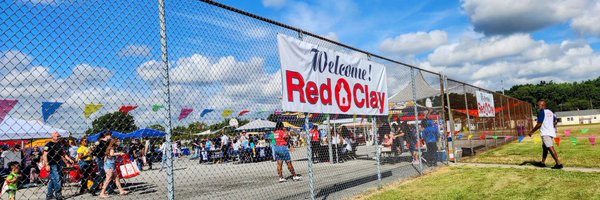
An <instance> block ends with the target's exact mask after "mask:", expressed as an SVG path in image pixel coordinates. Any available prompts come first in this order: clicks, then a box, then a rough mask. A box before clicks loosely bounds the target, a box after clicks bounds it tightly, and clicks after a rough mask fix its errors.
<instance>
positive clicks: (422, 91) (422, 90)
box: [388, 73, 442, 102]
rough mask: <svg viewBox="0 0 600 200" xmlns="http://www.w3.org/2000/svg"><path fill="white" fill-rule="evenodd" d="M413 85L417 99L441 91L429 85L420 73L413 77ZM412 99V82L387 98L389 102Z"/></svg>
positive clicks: (439, 93)
mask: <svg viewBox="0 0 600 200" xmlns="http://www.w3.org/2000/svg"><path fill="white" fill-rule="evenodd" d="M415 87H416V88H417V94H416V95H415V96H416V97H417V99H425V98H428V97H435V96H441V95H442V91H441V90H439V89H435V88H433V87H431V85H429V83H427V81H426V80H425V78H424V77H423V74H421V73H419V75H417V76H416V77H415ZM413 100H414V99H413V88H412V84H408V85H406V87H404V89H402V90H400V92H397V93H396V94H394V95H392V96H391V97H390V98H389V99H388V101H389V102H407V101H413Z"/></svg>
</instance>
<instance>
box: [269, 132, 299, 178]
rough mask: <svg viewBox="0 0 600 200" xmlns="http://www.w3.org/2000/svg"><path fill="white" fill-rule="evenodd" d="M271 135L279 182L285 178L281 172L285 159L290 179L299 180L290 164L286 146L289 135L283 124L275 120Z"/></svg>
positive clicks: (290, 159) (290, 160)
mask: <svg viewBox="0 0 600 200" xmlns="http://www.w3.org/2000/svg"><path fill="white" fill-rule="evenodd" d="M273 137H274V138H275V146H274V147H273V151H274V152H275V160H277V174H278V175H279V182H285V181H286V179H285V178H283V172H282V168H283V161H285V164H286V165H287V167H288V170H290V173H291V174H292V180H294V181H298V180H301V179H302V178H301V177H300V176H298V175H297V174H296V171H295V170H294V165H292V158H291V156H290V149H289V148H288V139H289V137H290V136H289V134H288V132H287V131H286V130H285V127H284V126H283V123H282V122H277V125H276V126H275V133H274V134H273Z"/></svg>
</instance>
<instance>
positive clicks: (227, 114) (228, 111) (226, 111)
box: [221, 109, 233, 117]
mask: <svg viewBox="0 0 600 200" xmlns="http://www.w3.org/2000/svg"><path fill="white" fill-rule="evenodd" d="M231 113H233V110H230V109H225V110H223V113H222V114H221V115H222V116H223V117H229V115H231Z"/></svg>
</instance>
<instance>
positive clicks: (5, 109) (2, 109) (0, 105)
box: [0, 99, 18, 123]
mask: <svg viewBox="0 0 600 200" xmlns="http://www.w3.org/2000/svg"><path fill="white" fill-rule="evenodd" d="M17 102H18V100H16V99H0V123H2V121H4V117H6V115H7V114H8V113H9V112H10V111H11V110H12V109H13V108H14V107H15V105H17Z"/></svg>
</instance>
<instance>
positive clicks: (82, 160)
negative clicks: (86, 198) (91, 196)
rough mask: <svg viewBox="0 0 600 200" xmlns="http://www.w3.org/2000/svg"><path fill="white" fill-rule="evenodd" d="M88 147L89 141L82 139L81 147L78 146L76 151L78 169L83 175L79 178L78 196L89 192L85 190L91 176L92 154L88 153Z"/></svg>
mask: <svg viewBox="0 0 600 200" xmlns="http://www.w3.org/2000/svg"><path fill="white" fill-rule="evenodd" d="M88 145H89V141H88V140H87V138H85V137H84V138H82V139H81V145H79V148H78V149H77V161H78V163H79V169H80V171H81V173H82V175H83V176H82V178H81V188H80V189H79V194H83V193H85V192H89V190H88V189H87V182H88V180H89V179H90V178H91V174H92V155H91V153H92V152H91V151H90V149H89V147H88Z"/></svg>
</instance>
